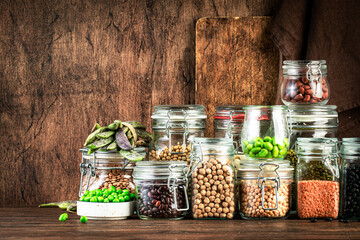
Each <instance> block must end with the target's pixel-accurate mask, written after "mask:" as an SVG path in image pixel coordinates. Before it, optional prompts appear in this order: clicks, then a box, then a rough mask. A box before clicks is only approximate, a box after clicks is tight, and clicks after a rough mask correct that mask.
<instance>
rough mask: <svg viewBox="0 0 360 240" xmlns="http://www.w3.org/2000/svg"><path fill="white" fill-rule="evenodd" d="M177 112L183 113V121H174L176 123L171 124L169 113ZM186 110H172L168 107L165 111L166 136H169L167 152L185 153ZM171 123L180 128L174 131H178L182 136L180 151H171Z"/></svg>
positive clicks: (187, 129)
mask: <svg viewBox="0 0 360 240" xmlns="http://www.w3.org/2000/svg"><path fill="white" fill-rule="evenodd" d="M179 112H182V113H183V116H184V119H183V120H182V121H183V123H181V124H179V123H176V124H173V123H172V122H173V121H172V120H171V114H172V113H179ZM187 115H188V114H187V112H186V111H185V110H184V109H180V110H173V109H170V110H169V111H168V113H167V116H168V120H167V122H166V134H167V135H168V138H169V152H170V153H171V154H184V153H185V149H186V138H187V135H188V133H189V123H188V122H187V120H186V117H187ZM172 125H175V126H176V128H177V129H179V128H180V129H181V131H179V130H177V131H176V133H177V134H176V135H179V133H180V134H181V135H182V138H183V141H182V144H181V145H182V147H183V151H182V152H172V151H171V146H172V144H171V135H173V133H172V131H171V130H172V129H173V126H172Z"/></svg>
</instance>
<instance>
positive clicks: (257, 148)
mask: <svg viewBox="0 0 360 240" xmlns="http://www.w3.org/2000/svg"><path fill="white" fill-rule="evenodd" d="M260 151H261V148H260V147H255V148H253V149H251V152H252V153H254V154H256V153H258V152H260Z"/></svg>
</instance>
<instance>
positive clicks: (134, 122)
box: [126, 121, 146, 130]
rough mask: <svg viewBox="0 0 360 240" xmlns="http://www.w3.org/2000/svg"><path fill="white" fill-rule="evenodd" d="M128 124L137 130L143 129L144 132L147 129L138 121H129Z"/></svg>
mask: <svg viewBox="0 0 360 240" xmlns="http://www.w3.org/2000/svg"><path fill="white" fill-rule="evenodd" d="M126 123H128V124H131V125H132V126H133V128H135V129H143V130H145V129H146V127H145V126H144V125H142V124H141V123H140V122H137V121H127V122H126Z"/></svg>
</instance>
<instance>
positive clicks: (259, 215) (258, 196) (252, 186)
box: [238, 160, 294, 219]
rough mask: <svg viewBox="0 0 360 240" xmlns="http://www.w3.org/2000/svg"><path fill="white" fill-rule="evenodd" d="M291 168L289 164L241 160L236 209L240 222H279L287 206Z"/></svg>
mask: <svg viewBox="0 0 360 240" xmlns="http://www.w3.org/2000/svg"><path fill="white" fill-rule="evenodd" d="M293 171H294V168H293V167H292V166H291V165H290V162H289V161H286V160H281V161H269V160H265V161H262V160H259V161H256V162H255V161H251V160H248V161H241V165H240V169H239V170H238V181H239V196H240V198H239V199H240V200H239V203H238V204H239V210H240V215H241V217H242V218H244V219H283V218H286V217H288V215H289V213H290V206H291V197H290V196H291V184H292V182H293Z"/></svg>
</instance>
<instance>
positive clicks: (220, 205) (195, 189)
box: [190, 138, 235, 219]
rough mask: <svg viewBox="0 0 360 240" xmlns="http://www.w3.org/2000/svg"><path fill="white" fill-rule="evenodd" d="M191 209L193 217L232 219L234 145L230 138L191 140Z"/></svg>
mask: <svg viewBox="0 0 360 240" xmlns="http://www.w3.org/2000/svg"><path fill="white" fill-rule="evenodd" d="M192 144H193V145H192V160H191V165H190V167H191V173H192V175H191V176H192V213H193V217H194V218H195V219H232V218H233V217H234V213H235V192H234V182H235V173H234V167H233V164H232V160H233V156H234V145H233V141H232V139H230V138H194V139H193V140H192Z"/></svg>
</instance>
